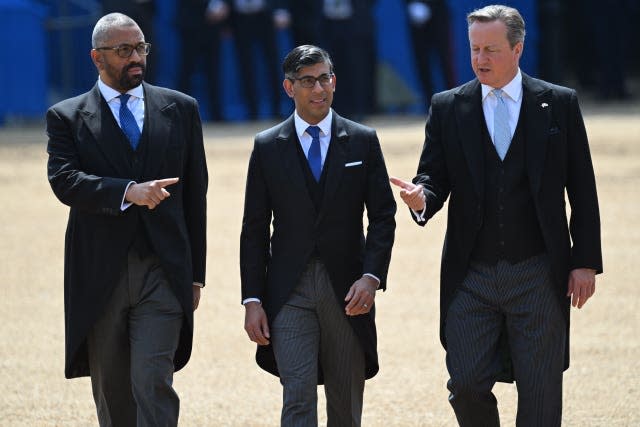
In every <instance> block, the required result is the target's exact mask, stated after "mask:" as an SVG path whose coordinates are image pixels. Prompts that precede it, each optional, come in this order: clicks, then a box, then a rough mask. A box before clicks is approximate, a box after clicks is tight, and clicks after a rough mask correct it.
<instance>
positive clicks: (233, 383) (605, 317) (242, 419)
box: [0, 104, 640, 427]
mask: <svg viewBox="0 0 640 427" xmlns="http://www.w3.org/2000/svg"><path fill="white" fill-rule="evenodd" d="M584 116H585V123H586V126H587V130H588V134H589V137H590V143H591V154H592V158H593V162H594V167H595V171H596V180H597V186H598V195H599V199H600V215H601V221H602V242H603V256H604V270H605V273H604V274H603V275H600V276H598V277H597V281H596V294H595V295H594V297H593V298H592V299H591V300H589V302H588V303H587V305H586V306H585V307H584V308H583V309H581V310H578V309H572V315H571V367H570V368H569V370H568V371H566V372H565V377H564V409H563V425H565V426H577V427H590V426H602V427H614V426H629V427H631V426H637V425H640V334H639V333H638V329H639V328H640V314H639V313H640V280H639V279H638V277H639V275H637V273H636V271H635V270H634V269H635V267H636V263H638V265H640V106H639V105H638V104H624V105H622V104H620V105H606V106H602V105H595V104H593V105H587V106H586V107H585V108H584ZM272 124H274V122H251V123H242V124H239V123H237V124H233V123H232V124H223V125H212V124H211V125H209V124H206V125H205V127H204V135H205V149H206V154H207V160H208V166H209V192H208V256H207V283H206V287H205V289H204V290H203V292H202V300H201V302H200V308H199V309H198V310H197V311H196V315H195V321H196V325H195V336H194V347H193V354H192V357H191V361H190V362H189V364H188V365H187V366H186V367H185V368H184V369H183V370H181V371H180V372H178V373H176V375H175V378H174V385H175V389H176V391H177V392H178V394H179V396H180V398H181V408H180V425H182V426H188V427H191V426H195V427H208V426H212V427H217V426H277V425H279V417H280V407H281V399H282V390H281V386H280V383H279V381H278V379H277V378H276V377H273V376H271V375H270V374H268V373H266V372H264V371H261V370H260V369H259V368H258V367H257V365H256V364H255V361H254V351H255V347H254V344H253V343H251V342H250V341H249V339H248V338H247V336H246V334H245V332H244V330H243V322H244V308H243V307H242V306H241V304H240V271H239V260H238V258H239V237H240V228H241V223H242V209H243V200H244V187H245V178H246V169H247V162H248V159H249V154H250V152H251V147H252V144H253V135H254V134H255V133H256V132H258V131H260V130H262V129H264V128H267V127H270V126H271V125H272ZM366 124H368V125H370V126H372V127H374V128H376V129H377V131H378V135H379V138H380V141H381V144H382V149H383V152H384V155H385V159H386V163H387V168H388V171H389V174H391V175H394V176H398V177H401V178H405V179H410V178H412V177H413V175H414V173H415V170H416V166H417V161H418V156H419V155H420V151H421V148H422V143H423V138H424V117H419V116H408V117H405V116H381V117H374V118H372V119H370V120H368V121H367V122H366ZM46 144H47V137H46V135H45V133H44V124H43V123H36V124H33V123H29V124H25V125H24V126H16V125H11V124H9V125H8V126H6V127H4V128H0V194H1V195H2V197H1V198H0V200H1V208H0V263H1V264H0V323H1V324H2V328H0V372H1V373H2V380H1V381H0V426H2V427H5V426H6V427H18V426H25V427H26V426H29V427H32V426H65V427H72V426H82V427H85V426H95V425H97V419H96V415H95V408H94V404H93V400H92V395H91V385H90V381H89V379H88V378H80V379H74V380H65V379H64V309H63V302H64V299H63V244H64V233H65V226H66V220H67V215H68V208H67V207H66V206H64V205H62V204H61V203H60V202H59V201H58V200H57V199H56V198H55V197H54V195H53V193H52V191H51V189H50V187H49V184H48V182H47V173H46V163H47V153H46ZM158 178H165V177H158ZM394 193H395V195H396V201H397V202H398V213H397V215H396V221H397V229H396V241H395V245H394V249H393V256H392V260H391V267H390V271H389V278H388V290H387V291H386V292H384V293H383V292H378V295H377V297H376V306H377V313H376V321H377V325H378V351H379V357H380V373H379V374H378V375H377V376H376V377H374V378H373V379H371V380H369V381H367V383H366V388H365V402H364V413H363V426H368V427H374V426H377V427H389V426H402V427H405V426H428V427H437V426H455V425H456V424H455V418H454V415H453V411H452V410H451V408H450V406H449V403H448V402H447V396H448V392H447V389H446V382H447V379H448V376H447V372H446V368H445V354H444V351H443V349H442V347H441V346H440V342H439V340H438V317H439V315H438V305H439V295H438V294H439V272H440V253H441V249H442V242H443V238H444V233H445V226H446V213H445V212H444V211H442V212H440V213H439V214H438V215H437V216H436V217H435V218H434V219H433V220H432V221H431V222H429V224H428V225H427V226H426V227H425V228H421V227H418V226H417V225H416V224H415V223H414V222H413V221H412V220H411V218H410V214H409V211H408V210H407V209H406V208H405V207H404V205H403V204H402V201H401V200H400V197H399V195H398V192H397V190H396V189H395V188H394ZM567 208H568V209H569V204H568V203H567ZM494 391H495V394H496V396H497V398H498V402H499V409H500V416H501V420H502V424H503V425H505V426H513V425H515V411H516V405H517V394H516V390H515V385H514V384H498V385H496V387H495V389H494ZM324 403H325V401H324V393H323V390H322V388H318V405H319V410H318V413H319V418H320V423H321V425H323V424H326V416H325V410H324Z"/></svg>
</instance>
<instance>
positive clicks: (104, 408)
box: [47, 13, 207, 426]
mask: <svg viewBox="0 0 640 427" xmlns="http://www.w3.org/2000/svg"><path fill="white" fill-rule="evenodd" d="M92 46H93V49H92V50H91V59H92V60H93V62H94V64H95V66H96V68H97V69H98V73H99V79H98V82H97V84H96V85H95V86H94V88H93V89H91V90H90V91H89V92H87V93H84V94H82V95H80V96H77V97H75V98H71V99H68V100H65V101H62V102H60V103H58V104H56V105H54V106H53V107H51V108H50V109H49V111H48V112H47V135H48V137H49V142H48V147H47V151H48V153H49V161H48V177H49V182H50V184H51V188H52V189H53V191H54V193H55V195H56V196H57V197H58V198H59V199H60V201H62V202H63V203H64V204H66V205H68V206H70V208H71V210H70V213H69V222H68V226H67V233H66V238H65V278H64V284H65V287H64V289H65V331H66V362H65V376H66V377H67V378H74V377H80V376H87V375H90V376H91V384H92V389H93V396H94V400H95V403H96V407H97V412H98V420H99V422H100V425H101V426H135V425H139V426H158V425H163V426H165V425H166V426H169V425H174V426H175V425H176V424H177V420H178V409H179V399H178V396H177V395H176V393H175V391H174V390H173V387H172V379H173V372H174V371H176V370H179V369H181V368H182V367H183V366H184V365H185V364H186V363H187V361H188V360H189V356H190V354H191V342H192V336H193V310H194V309H195V308H197V306H198V301H199V298H200V287H201V286H203V283H204V276H205V251H206V191H207V167H206V162H205V156H204V148H203V141H202V128H201V124H200V117H199V113H198V106H197V103H196V101H195V100H194V99H193V98H190V97H188V96H186V95H184V94H181V93H179V92H175V91H172V90H168V89H164V88H159V87H155V86H151V85H149V84H147V83H145V82H143V78H144V73H145V65H146V61H145V60H146V55H147V54H148V53H149V44H148V43H145V40H144V35H143V34H142V32H141V31H140V28H139V27H138V25H137V24H136V23H135V22H134V21H133V20H132V19H131V18H129V17H127V16H125V15H122V14H119V13H112V14H109V15H106V16H104V17H102V18H101V19H100V20H99V21H98V22H97V23H96V26H95V28H94V30H93V36H92ZM167 188H169V189H170V192H171V193H169V191H168V190H167Z"/></svg>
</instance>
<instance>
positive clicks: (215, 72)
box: [176, 0, 229, 122]
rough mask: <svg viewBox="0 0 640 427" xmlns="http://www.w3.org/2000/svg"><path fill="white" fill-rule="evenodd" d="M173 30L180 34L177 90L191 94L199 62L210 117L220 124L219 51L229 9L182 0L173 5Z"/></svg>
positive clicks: (206, 1) (206, 0)
mask: <svg viewBox="0 0 640 427" xmlns="http://www.w3.org/2000/svg"><path fill="white" fill-rule="evenodd" d="M176 7H177V11H176V28H177V30H178V33H179V35H180V61H178V63H177V64H176V65H177V68H178V90H180V91H182V92H184V93H190V92H191V89H192V88H193V85H192V82H191V80H192V78H193V74H194V73H195V71H196V70H197V67H198V64H199V62H201V63H202V70H203V72H204V75H205V82H206V85H207V94H208V97H207V101H209V102H208V104H209V118H210V119H211V120H213V121H216V122H219V121H222V120H223V118H224V116H223V114H222V90H221V88H222V85H221V81H220V75H221V72H220V71H221V68H222V67H221V65H220V48H221V46H222V33H223V31H225V27H226V26H227V25H228V22H227V21H228V16H229V7H228V6H227V5H226V3H224V2H219V3H217V4H215V3H214V2H211V1H210V0H181V1H179V2H178V3H177V5H176Z"/></svg>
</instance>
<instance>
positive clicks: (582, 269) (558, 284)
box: [392, 5, 602, 427]
mask: <svg viewBox="0 0 640 427" xmlns="http://www.w3.org/2000/svg"><path fill="white" fill-rule="evenodd" d="M467 20H468V24H469V41H470V44H471V63H472V66H473V70H474V72H475V74H476V76H477V79H475V80H473V81H471V82H469V83H466V84H464V85H462V86H460V87H458V88H455V89H451V90H449V91H446V92H442V93H439V94H436V95H435V96H434V97H433V100H432V103H431V109H430V112H429V118H428V119H427V124H426V132H425V143H424V148H423V151H422V155H421V157H420V163H419V165H418V175H417V176H416V177H415V178H414V180H413V183H409V182H404V181H401V180H399V179H395V178H392V180H393V182H394V184H396V185H399V186H400V187H401V188H402V190H401V191H400V195H401V197H402V199H403V200H404V201H405V203H406V204H407V205H408V206H409V207H410V208H411V210H412V211H413V212H412V216H413V218H414V219H415V220H416V222H417V223H418V224H420V225H424V224H425V223H426V222H427V220H429V219H430V218H431V217H432V216H433V215H434V214H435V213H436V212H437V211H438V210H440V209H441V208H442V206H443V204H444V202H445V201H446V199H447V198H449V213H448V226H447V233H446V239H445V245H444V249H443V255H442V271H441V288H440V292H441V306H440V307H441V313H440V314H441V329H440V332H441V334H440V337H441V341H442V344H443V345H444V347H445V349H446V350H447V369H448V371H449V375H450V377H451V378H450V380H449V382H448V388H449V390H450V391H451V394H450V396H449V401H450V403H451V405H452V406H453V409H454V411H455V413H456V417H457V419H458V422H459V423H460V425H461V426H498V425H499V417H498V410H497V402H496V399H495V396H494V395H493V394H492V392H491V390H492V387H493V385H494V384H495V382H496V381H499V380H509V381H511V380H513V379H515V381H516V386H517V389H518V414H517V420H516V423H517V425H518V426H545V427H546V426H559V425H560V423H561V418H562V373H563V371H564V370H565V369H566V368H567V367H568V361H569V347H568V337H569V336H568V330H569V308H570V302H571V297H572V299H573V300H572V303H573V305H574V306H577V307H578V308H581V307H582V306H583V305H584V304H585V302H586V301H587V300H588V299H589V298H590V297H591V296H592V295H593V293H594V291H595V275H596V274H597V273H600V272H602V256H601V247H600V218H599V210H598V199H597V194H596V185H595V178H594V173H593V166H592V163H591V156H590V153H589V145H588V141H587V135H586V131H585V128H584V124H583V120H582V116H581V113H580V108H579V106H578V101H577V98H576V94H575V91H573V90H571V89H568V88H564V87H560V86H555V85H552V84H549V83H547V82H544V81H541V80H537V79H534V78H531V77H529V76H527V75H526V74H524V73H522V72H521V71H520V69H519V66H518V63H519V59H520V55H521V53H522V49H523V43H524V35H525V29H524V21H523V20H522V17H521V16H520V14H519V13H518V11H517V10H516V9H513V8H510V7H506V6H496V5H493V6H487V7H484V8H482V9H480V10H476V11H474V12H472V13H470V14H469V15H468V17H467ZM565 192H566V194H567V195H568V198H569V202H570V204H571V218H570V221H569V223H567V217H566V213H565Z"/></svg>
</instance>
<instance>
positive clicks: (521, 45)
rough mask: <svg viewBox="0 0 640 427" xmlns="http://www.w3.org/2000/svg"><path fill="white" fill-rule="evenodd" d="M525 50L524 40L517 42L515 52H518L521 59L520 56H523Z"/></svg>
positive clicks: (517, 54) (518, 57)
mask: <svg viewBox="0 0 640 427" xmlns="http://www.w3.org/2000/svg"><path fill="white" fill-rule="evenodd" d="M523 50H524V43H522V42H518V43H516V45H515V46H514V47H513V52H514V53H515V54H516V57H517V59H520V57H522V51H523Z"/></svg>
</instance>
